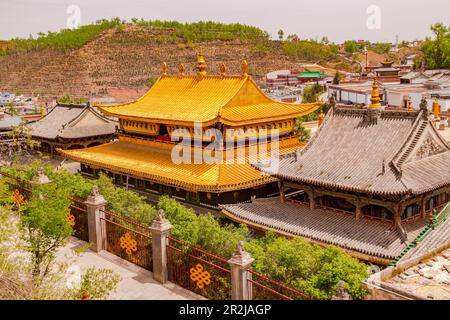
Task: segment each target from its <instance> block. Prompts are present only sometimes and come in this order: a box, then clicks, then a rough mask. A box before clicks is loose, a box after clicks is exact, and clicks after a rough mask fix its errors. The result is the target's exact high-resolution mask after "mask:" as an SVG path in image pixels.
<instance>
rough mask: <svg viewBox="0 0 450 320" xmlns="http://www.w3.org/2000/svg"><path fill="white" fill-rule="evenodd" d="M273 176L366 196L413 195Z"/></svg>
mask: <svg viewBox="0 0 450 320" xmlns="http://www.w3.org/2000/svg"><path fill="white" fill-rule="evenodd" d="M255 168H258V167H257V166H255ZM260 170H261V171H262V172H265V171H264V169H263V168H260ZM265 173H267V172H265ZM267 174H268V173H267ZM271 175H272V176H274V177H277V178H279V179H283V180H288V181H292V182H298V183H304V184H310V185H314V186H316V187H325V188H331V189H336V190H343V191H349V192H358V193H366V194H371V195H378V196H385V197H397V198H398V197H401V196H406V195H409V194H412V191H411V190H407V189H404V190H391V191H376V190H371V189H364V188H357V187H351V186H346V185H340V184H336V183H330V182H325V181H323V182H320V181H317V180H313V179H308V178H294V177H290V176H288V175H284V174H271Z"/></svg>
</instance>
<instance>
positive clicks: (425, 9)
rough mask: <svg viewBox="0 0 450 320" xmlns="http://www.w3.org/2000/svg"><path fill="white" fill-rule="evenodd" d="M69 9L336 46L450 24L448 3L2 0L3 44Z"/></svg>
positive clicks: (61, 21)
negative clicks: (223, 25)
mask: <svg viewBox="0 0 450 320" xmlns="http://www.w3.org/2000/svg"><path fill="white" fill-rule="evenodd" d="M70 5H76V6H78V7H79V8H80V12H81V15H80V16H81V23H82V24H88V23H90V22H93V21H95V20H97V19H100V18H111V17H117V16H119V17H120V18H122V19H130V18H133V17H136V18H145V19H160V20H178V21H181V22H191V21H199V20H215V21H221V22H240V23H245V24H250V25H254V26H258V27H260V28H262V29H264V30H267V31H268V32H269V33H270V34H271V35H272V36H275V37H276V33H277V31H278V30H279V29H280V28H281V29H283V30H284V33H285V34H286V35H287V34H291V33H296V34H298V35H299V36H300V37H301V38H319V39H320V38H321V37H322V36H323V35H327V36H328V38H329V39H330V40H331V41H335V42H342V41H344V40H346V39H367V40H371V41H395V38H396V35H398V37H399V39H400V41H401V40H404V39H407V40H414V39H418V38H423V37H425V36H427V35H429V34H430V31H429V27H430V25H431V24H433V23H435V22H443V23H445V24H447V25H449V24H450V0H308V1H304V0H289V1H288V0H220V1H219V0H184V1H183V0H169V1H163V0H158V1H155V0H126V1H119V0H0V39H10V38H13V37H18V36H20V37H28V36H29V35H30V34H33V35H35V34H36V33H37V32H40V31H42V32H46V31H48V30H52V31H56V30H59V29H61V28H65V27H66V23H67V19H68V17H69V15H70V14H68V13H67V12H66V11H67V8H68V7H69V6H70ZM370 5H376V6H378V7H379V8H380V15H379V16H380V20H379V21H380V28H379V29H374V28H372V29H369V28H368V27H367V24H366V22H367V20H368V18H369V16H370V14H368V13H367V12H366V10H367V8H368V7H369V6H370ZM371 13H373V12H371ZM371 21H373V20H371Z"/></svg>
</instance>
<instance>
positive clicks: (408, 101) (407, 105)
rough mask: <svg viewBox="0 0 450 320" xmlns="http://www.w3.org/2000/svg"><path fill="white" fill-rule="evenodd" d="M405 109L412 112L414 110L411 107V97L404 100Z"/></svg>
mask: <svg viewBox="0 0 450 320" xmlns="http://www.w3.org/2000/svg"><path fill="white" fill-rule="evenodd" d="M406 111H408V112H412V111H414V108H413V107H412V103H411V98H408V100H407V101H406Z"/></svg>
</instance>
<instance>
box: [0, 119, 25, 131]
mask: <svg viewBox="0 0 450 320" xmlns="http://www.w3.org/2000/svg"><path fill="white" fill-rule="evenodd" d="M22 121H23V120H22V118H21V117H8V118H4V119H0V130H9V129H10V128H11V127H12V126H18V125H19V124H20V123H22Z"/></svg>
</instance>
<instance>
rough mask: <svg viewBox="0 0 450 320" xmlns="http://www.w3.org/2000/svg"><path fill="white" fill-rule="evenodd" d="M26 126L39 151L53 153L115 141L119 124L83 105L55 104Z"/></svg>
mask: <svg viewBox="0 0 450 320" xmlns="http://www.w3.org/2000/svg"><path fill="white" fill-rule="evenodd" d="M27 126H28V128H29V129H30V134H31V136H32V138H33V139H34V140H36V141H39V142H40V146H39V148H40V150H41V151H42V152H44V153H48V154H55V153H56V152H55V150H56V149H57V148H60V149H79V148H86V147H92V146H96V145H100V144H103V143H106V142H110V141H112V140H114V139H115V137H116V130H117V129H116V127H118V122H117V121H115V120H113V119H110V118H108V117H105V116H104V115H102V114H100V113H99V112H98V111H97V110H95V108H93V107H91V106H89V105H86V104H80V105H78V104H58V105H56V106H55V107H54V108H53V109H52V110H51V111H50V112H49V113H47V114H46V115H43V117H42V118H41V119H39V120H37V121H35V122H31V123H29V124H28V125H27Z"/></svg>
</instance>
